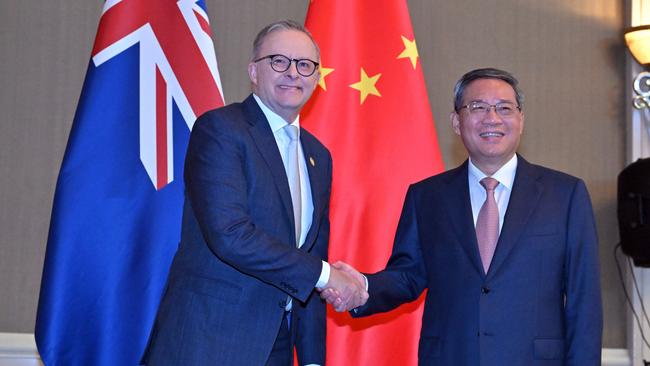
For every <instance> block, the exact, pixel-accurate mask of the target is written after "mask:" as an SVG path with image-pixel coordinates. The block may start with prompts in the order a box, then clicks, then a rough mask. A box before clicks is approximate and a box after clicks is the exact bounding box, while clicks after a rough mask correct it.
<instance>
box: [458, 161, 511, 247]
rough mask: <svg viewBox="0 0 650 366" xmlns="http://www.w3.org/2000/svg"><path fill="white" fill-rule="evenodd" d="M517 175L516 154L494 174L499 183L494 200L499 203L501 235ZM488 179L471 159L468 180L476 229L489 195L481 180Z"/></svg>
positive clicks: (493, 176)
mask: <svg viewBox="0 0 650 366" xmlns="http://www.w3.org/2000/svg"><path fill="white" fill-rule="evenodd" d="M515 173H517V154H515V155H514V156H513V157H512V158H511V159H510V160H508V162H507V163H505V164H504V165H503V166H502V167H501V168H499V170H497V171H496V172H495V173H494V174H492V176H491V177H492V178H494V179H496V180H498V181H499V185H498V186H497V187H496V188H495V189H494V198H495V200H496V201H497V207H498V208H499V234H501V228H503V219H504V217H505V216H506V209H507V208H508V202H510V194H511V193H512V184H513V183H514V181H515ZM485 177H487V175H485V173H483V172H482V171H481V170H480V169H479V168H477V167H476V165H474V163H472V159H471V158H470V159H469V167H468V174H467V180H468V183H469V198H470V200H471V202H472V216H473V218H474V227H476V220H477V219H478V212H479V211H480V210H481V206H483V202H485V198H486V197H487V193H486V192H485V188H483V186H482V185H481V183H480V182H481V179H483V178H485Z"/></svg>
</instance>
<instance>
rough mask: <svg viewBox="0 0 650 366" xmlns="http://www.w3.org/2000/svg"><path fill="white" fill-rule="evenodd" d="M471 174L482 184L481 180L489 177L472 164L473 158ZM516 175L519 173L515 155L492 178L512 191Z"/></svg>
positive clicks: (470, 162)
mask: <svg viewBox="0 0 650 366" xmlns="http://www.w3.org/2000/svg"><path fill="white" fill-rule="evenodd" d="M468 170H469V174H470V176H471V177H472V178H474V179H476V181H477V182H480V181H481V179H483V178H485V177H487V175H485V173H483V172H482V171H481V170H480V169H479V168H477V167H476V165H474V163H472V158H470V159H469V167H468ZM515 173H517V154H514V155H513V156H512V158H510V160H508V162H507V163H505V164H503V166H502V167H501V168H499V170H497V171H496V172H495V173H494V174H492V178H494V179H496V180H498V181H499V184H501V185H503V186H505V187H506V188H508V189H509V190H512V185H513V183H514V181H515Z"/></svg>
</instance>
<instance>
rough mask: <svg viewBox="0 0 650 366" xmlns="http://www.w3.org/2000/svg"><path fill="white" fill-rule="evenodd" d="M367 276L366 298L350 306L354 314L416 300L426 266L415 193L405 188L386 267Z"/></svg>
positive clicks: (384, 310)
mask: <svg viewBox="0 0 650 366" xmlns="http://www.w3.org/2000/svg"><path fill="white" fill-rule="evenodd" d="M367 277H368V294H369V295H370V296H369V298H368V301H367V302H366V304H365V305H364V306H361V307H359V308H356V309H354V310H353V311H352V312H351V314H352V316H354V317H359V316H366V315H371V314H375V313H380V312H386V311H389V310H392V309H394V308H396V307H398V306H399V305H402V304H404V303H407V302H411V301H414V300H416V299H417V298H418V297H419V296H420V294H421V293H422V291H424V288H425V287H426V268H425V266H424V258H423V254H422V247H421V243H420V236H419V230H418V215H417V197H416V194H415V192H414V190H413V187H411V188H409V190H408V192H407V194H406V198H405V199H404V206H403V208H402V214H401V216H400V220H399V224H398V226H397V232H396V234H395V241H394V243H393V252H392V254H391V256H390V258H389V259H388V264H387V265H386V268H385V269H384V270H382V271H380V272H377V273H375V274H370V275H367Z"/></svg>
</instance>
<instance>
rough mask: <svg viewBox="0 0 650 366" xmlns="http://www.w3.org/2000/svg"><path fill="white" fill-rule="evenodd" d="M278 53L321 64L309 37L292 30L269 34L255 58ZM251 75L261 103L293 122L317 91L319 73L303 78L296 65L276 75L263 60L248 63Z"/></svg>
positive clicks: (249, 74)
mask: <svg viewBox="0 0 650 366" xmlns="http://www.w3.org/2000/svg"><path fill="white" fill-rule="evenodd" d="M278 54H280V55H284V56H287V57H289V58H291V59H305V58H306V59H310V60H313V61H316V62H318V61H319V60H318V53H317V51H316V48H315V46H314V44H313V43H312V41H311V39H310V38H309V36H307V35H306V34H305V33H303V32H300V31H297V30H293V29H282V30H277V31H274V32H271V33H269V34H268V35H267V36H266V37H265V38H264V41H263V42H262V44H261V46H260V48H259V52H258V54H257V55H255V57H256V58H259V57H264V56H268V55H278ZM248 76H249V77H250V79H251V83H252V85H253V92H254V93H255V94H256V95H257V96H258V97H259V98H260V99H261V100H262V102H263V103H264V104H265V105H266V106H267V107H269V108H270V109H271V110H272V111H273V112H275V113H277V114H278V115H280V116H281V117H282V118H284V120H285V121H287V122H289V123H291V122H293V121H294V120H295V119H296V117H297V116H298V113H299V112H300V109H301V108H302V106H303V105H305V103H306V102H307V100H309V97H311V94H312V93H313V92H314V88H316V84H317V83H318V78H319V77H320V74H319V73H318V71H316V72H315V73H314V74H313V75H311V76H308V77H305V76H301V75H300V74H298V72H297V71H296V66H295V63H293V62H292V63H291V66H290V67H289V69H288V70H287V71H285V72H282V73H280V72H276V71H274V70H273V69H272V68H271V64H270V60H269V59H264V60H260V61H258V62H251V63H250V64H248Z"/></svg>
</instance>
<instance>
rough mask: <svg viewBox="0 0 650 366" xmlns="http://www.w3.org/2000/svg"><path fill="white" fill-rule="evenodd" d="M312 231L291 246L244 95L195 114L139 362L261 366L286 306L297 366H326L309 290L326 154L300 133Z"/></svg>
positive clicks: (324, 238) (276, 174) (324, 204)
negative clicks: (164, 272)
mask: <svg viewBox="0 0 650 366" xmlns="http://www.w3.org/2000/svg"><path fill="white" fill-rule="evenodd" d="M301 143H302V148H303V151H304V156H305V159H307V167H308V172H309V179H310V185H311V191H312V197H313V206H314V214H313V222H312V226H311V228H310V231H309V232H308V234H307V238H306V241H305V243H304V244H303V246H302V247H301V248H300V249H298V248H296V238H295V230H294V216H293V209H292V206H291V195H290V191H289V185H288V181H287V176H286V173H285V170H284V166H283V163H282V158H281V156H280V152H279V150H278V147H277V144H276V142H275V139H274V137H273V133H272V131H271V128H270V126H269V123H268V121H267V120H266V118H265V116H264V114H263V113H262V110H261V109H260V108H259V106H258V105H257V103H256V102H255V100H254V99H253V98H252V96H249V97H248V98H247V99H246V100H245V101H244V102H242V103H235V104H231V105H228V106H226V107H224V108H220V109H217V110H213V111H210V112H208V113H206V114H204V115H202V116H201V117H200V118H199V119H198V120H197V122H196V124H195V125H194V128H193V130H192V134H191V137H190V143H189V147H188V152H187V157H186V163H185V184H186V199H185V207H184V214H183V227H182V234H181V243H180V246H179V249H178V252H177V253H176V256H175V257H174V261H173V264H172V267H171V270H170V274H169V279H168V284H167V289H166V291H165V294H164V296H163V299H162V302H161V305H160V309H159V311H158V315H157V319H156V323H155V325H154V328H153V330H152V334H151V337H150V342H149V346H148V349H147V351H146V352H145V356H144V358H143V361H144V362H145V363H147V364H151V365H184V366H186V365H219V366H224V365H264V363H265V362H266V360H267V358H268V356H269V353H270V351H271V348H272V346H273V343H274V341H275V338H276V335H277V333H278V329H279V327H280V322H281V320H282V317H283V314H284V311H285V310H284V307H285V305H286V300H287V295H290V296H291V297H293V299H294V301H293V314H292V319H291V321H292V322H293V323H294V324H295V329H297V332H296V334H295V336H296V347H297V352H298V358H299V360H300V363H301V364H305V363H319V364H323V365H324V363H325V303H324V302H323V301H322V300H321V299H320V298H319V296H318V293H315V291H314V285H315V284H316V282H317V281H318V278H319V276H320V273H321V267H322V263H321V259H322V260H327V243H328V240H329V217H328V216H329V197H330V191H331V174H332V172H331V170H332V163H331V156H330V154H329V152H328V151H327V150H326V148H325V147H324V146H323V145H322V144H321V143H320V142H318V140H317V139H316V138H315V137H314V136H313V135H311V134H310V133H309V132H307V131H305V130H301Z"/></svg>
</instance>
